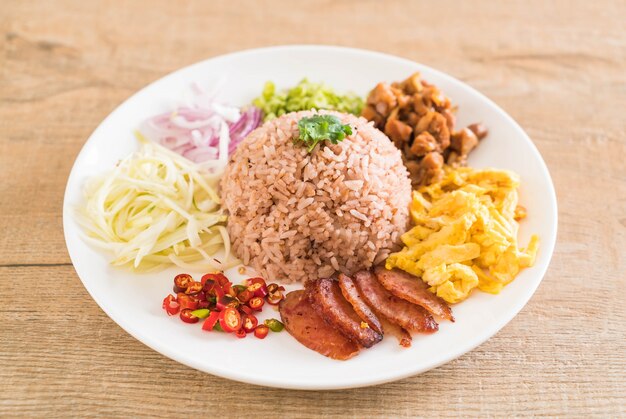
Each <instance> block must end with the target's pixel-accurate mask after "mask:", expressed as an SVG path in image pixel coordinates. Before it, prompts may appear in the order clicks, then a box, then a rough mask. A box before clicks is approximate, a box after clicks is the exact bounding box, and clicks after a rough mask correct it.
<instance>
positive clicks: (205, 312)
mask: <svg viewBox="0 0 626 419" xmlns="http://www.w3.org/2000/svg"><path fill="white" fill-rule="evenodd" d="M191 314H193V315H194V316H196V317H198V318H200V319H205V318H207V317H209V314H211V311H210V310H209V309H208V308H199V309H198V310H194V311H192V312H191Z"/></svg>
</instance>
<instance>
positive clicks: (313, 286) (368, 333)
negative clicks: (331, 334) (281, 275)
mask: <svg viewBox="0 0 626 419" xmlns="http://www.w3.org/2000/svg"><path fill="white" fill-rule="evenodd" d="M307 290H308V292H309V298H310V299H311V303H313V307H315V308H316V309H317V313H318V314H319V315H320V316H322V317H323V318H324V319H325V320H326V322H327V323H328V324H330V325H331V326H332V327H334V328H335V329H337V330H339V331H340V332H341V333H343V335H344V336H346V337H347V338H348V339H350V340H352V341H353V342H356V343H357V344H359V345H360V346H363V347H365V348H370V347H372V346H374V345H375V344H377V343H378V342H380V341H381V340H382V338H383V335H382V334H380V333H378V332H376V331H375V330H374V329H372V328H370V327H369V325H368V324H367V323H365V322H363V321H362V320H361V318H360V317H359V316H358V314H357V313H356V312H355V311H354V309H353V308H352V306H351V305H350V303H349V302H348V301H346V299H345V298H343V295H341V289H340V288H339V284H338V283H337V281H334V280H332V279H329V278H322V279H319V280H317V281H311V282H309V283H308V284H307Z"/></svg>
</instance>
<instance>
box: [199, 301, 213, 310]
mask: <svg viewBox="0 0 626 419" xmlns="http://www.w3.org/2000/svg"><path fill="white" fill-rule="evenodd" d="M210 306H211V303H209V302H208V301H207V300H203V301H198V308H209V307H210Z"/></svg>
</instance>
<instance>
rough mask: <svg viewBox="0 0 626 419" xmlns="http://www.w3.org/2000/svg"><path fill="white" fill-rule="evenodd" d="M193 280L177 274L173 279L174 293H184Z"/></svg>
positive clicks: (187, 275) (187, 276)
mask: <svg viewBox="0 0 626 419" xmlns="http://www.w3.org/2000/svg"><path fill="white" fill-rule="evenodd" d="M191 282H193V278H192V277H191V275H189V274H178V275H176V276H175V277H174V292H185V290H187V286H189V283H191Z"/></svg>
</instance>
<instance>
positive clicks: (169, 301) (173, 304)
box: [163, 294, 180, 316]
mask: <svg viewBox="0 0 626 419" xmlns="http://www.w3.org/2000/svg"><path fill="white" fill-rule="evenodd" d="M163 309H164V310H165V311H166V312H167V315H168V316H173V315H174V314H176V313H178V311H179V310H180V304H178V302H177V301H176V297H174V296H173V295H172V294H169V295H168V296H167V297H165V299H164V300H163Z"/></svg>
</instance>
